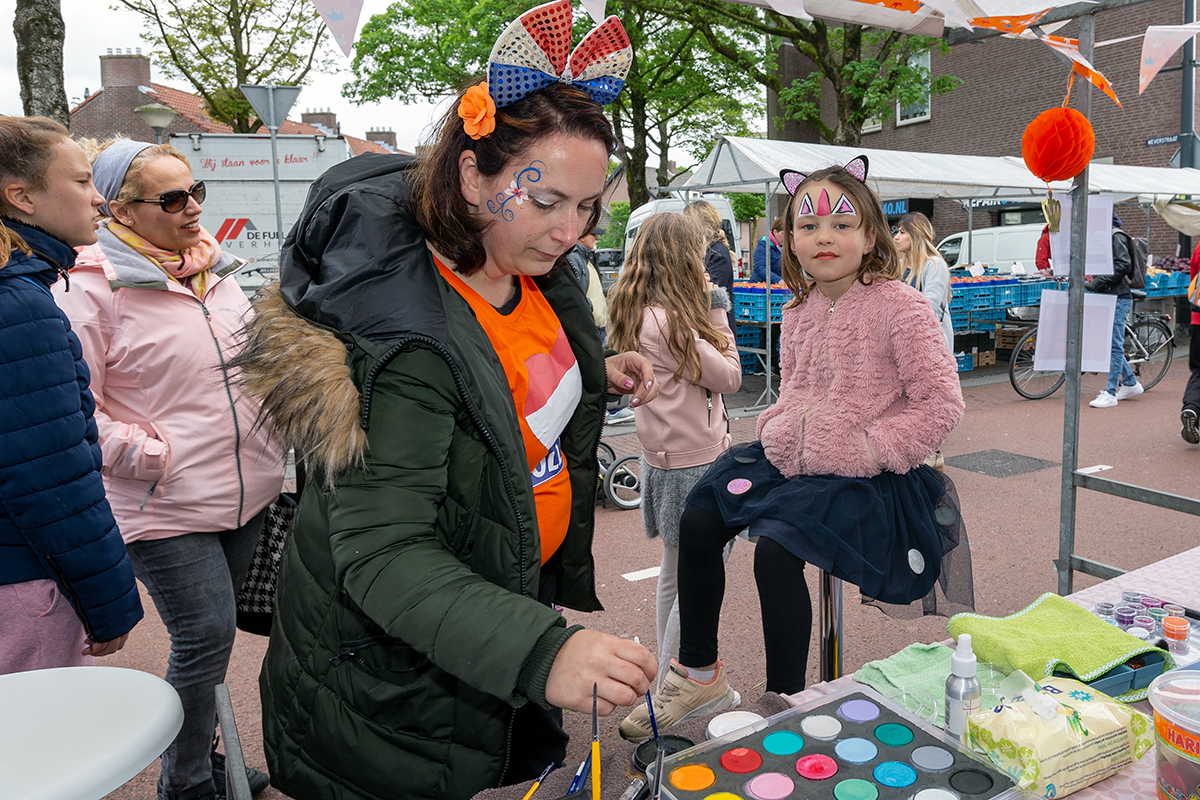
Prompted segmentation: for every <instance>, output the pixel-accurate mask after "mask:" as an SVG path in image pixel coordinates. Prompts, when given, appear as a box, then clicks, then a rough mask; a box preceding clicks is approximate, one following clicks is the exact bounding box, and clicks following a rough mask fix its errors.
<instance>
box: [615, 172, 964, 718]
mask: <svg viewBox="0 0 1200 800" xmlns="http://www.w3.org/2000/svg"><path fill="white" fill-rule="evenodd" d="M866 172H867V159H866V158H865V157H859V158H856V159H854V160H853V161H851V162H850V163H849V164H847V165H846V166H845V167H831V168H828V169H823V170H820V171H819V172H816V173H813V174H812V175H808V176H805V175H802V174H800V173H797V172H794V171H791V170H784V172H783V173H781V178H782V179H783V182H784V185H785V187H786V188H787V189H788V190H789V192H790V193H791V194H792V198H791V200H790V202H789V204H788V209H787V211H786V213H785V226H784V236H783V239H784V249H783V279H784V281H785V282H786V283H787V284H788V286H789V287H790V288H791V289H792V291H793V292H794V293H795V295H796V299H795V300H794V301H792V302H791V303H789V304H788V306H786V307H785V309H784V311H783V325H782V328H783V330H782V335H781V339H780V366H781V373H782V382H781V387H780V396H779V402H778V403H776V404H775V405H774V406H772V407H771V408H769V409H767V410H766V411H764V412H763V413H762V414H761V415H760V416H759V419H758V431H757V433H758V439H759V441H756V442H753V443H751V444H748V445H742V446H737V447H734V448H732V449H731V450H729V451H728V452H726V453H725V454H724V455H722V456H721V457H720V458H718V459H717V460H716V462H714V464H713V465H712V467H711V468H710V469H709V470H708V472H707V473H706V474H705V476H704V478H703V479H702V480H701V481H700V482H699V483H698V484H697V485H696V487H695V488H694V489H693V490H692V492H691V494H690V495H689V496H688V505H687V508H686V509H685V511H684V513H683V517H682V519H681V521H680V528H681V530H682V535H681V537H680V548H679V604H680V605H679V610H680V625H681V631H680V633H681V642H680V649H679V658H678V662H677V663H675V664H672V667H671V671H672V674H671V675H670V676H669V677H668V678H667V681H666V682H665V684H664V687H663V689H661V690H660V692H659V696H658V697H657V698H656V699H655V700H654V703H655V710H656V713H657V714H658V723H659V726H660V727H661V726H662V725H664V718H665V724H667V725H670V724H672V723H673V722H675V721H678V720H679V719H681V718H685V717H687V716H689V715H693V714H696V713H697V712H696V709H700V708H704V707H705V706H707V705H709V704H711V703H713V702H715V701H716V699H717V698H719V697H722V696H724V695H725V694H726V692H727V691H728V684H727V681H726V680H725V675H724V669H723V667H722V665H721V662H720V660H719V659H718V658H717V625H718V621H719V617H720V611H721V602H722V597H723V593H724V569H723V565H722V563H721V548H722V547H723V546H724V545H725V543H726V542H728V541H729V540H730V539H731V538H733V537H734V536H736V535H737V533H738V532H739V531H740V530H742V529H743V528H746V527H747V526H748V527H749V529H750V534H751V536H752V537H757V538H758V543H757V545H756V546H757V548H758V550H759V552H757V553H756V554H755V577H756V579H757V582H758V592H759V599H760V602H761V604H762V616H763V633H764V640H765V645H766V657H767V659H766V660H767V683H766V688H767V690H768V691H774V692H780V693H784V694H787V693H793V692H798V691H800V690H801V689H803V688H804V685H805V668H806V665H807V662H808V643H809V636H810V633H811V629H812V608H811V603H810V601H809V598H808V589H807V584H806V583H805V579H804V565H805V563H812V564H813V565H815V566H816V567H818V568H820V569H822V570H824V571H826V572H828V573H830V574H832V575H833V576H835V577H838V578H841V579H843V580H846V581H849V582H851V583H854V584H856V585H858V586H859V587H860V588H861V589H862V594H863V596H864V598H865V599H869V600H871V601H874V602H878V603H880V604H891V605H898V606H900V607H901V608H900V609H894V610H897V611H900V612H905V611H909V608H908V604H910V603H913V602H914V601H919V603H920V605H919V606H918V607H916V608H915V609H913V610H911V611H909V613H910V614H912V615H919V614H921V613H922V612H924V613H946V612H947V610H948V608H947V606H949V605H952V606H954V610H962V609H963V608H969V607H970V606H972V605H973V594H972V589H971V581H970V558H969V554H968V548H967V547H966V543H965V532H964V529H963V525H962V516H961V514H960V513H959V510H958V501H957V496H956V494H955V492H954V487H953V484H951V482H950V480H949V479H948V478H946V477H945V476H944V475H943V474H942V473H939V472H936V471H935V470H933V469H931V468H929V467H927V466H925V464H924V460H925V457H926V456H927V455H928V454H929V453H932V452H934V451H935V450H937V449H938V448H939V447H940V446H941V444H942V442H943V441H944V440H945V438H946V436H947V435H948V434H949V433H950V432H951V431H952V430H954V427H955V426H956V425H957V424H958V422H959V420H960V419H961V418H962V414H963V399H962V392H961V390H960V389H959V384H958V376H957V374H956V367H955V362H954V359H953V357H952V356H951V354H950V351H949V349H948V348H947V347H946V344H945V341H944V340H943V338H942V334H941V329H940V328H939V326H938V323H937V320H936V319H935V318H934V315H933V312H932V310H931V309H930V307H929V303H928V302H927V301H926V300H925V298H924V297H922V296H921V293H920V292H918V291H917V290H915V289H913V288H912V287H911V286H908V285H907V284H905V283H904V282H903V281H901V280H899V277H900V272H899V266H898V260H897V256H896V251H895V246H894V244H893V242H892V237H891V235H890V232H889V230H888V226H887V222H886V220H885V219H884V216H883V213H882V210H881V208H880V203H879V199H878V197H876V196H875V194H874V193H873V192H872V191H871V190H870V188H868V186H867V185H866ZM937 586H940V587H941V590H940V592H938V591H935V588H936V587H937ZM699 713H704V712H703V711H700V712H699ZM642 716H646V711H645V707H644V705H643V706H642V707H641V708H639V709H636V710H635V711H634V712H633V714H631V716H630V719H629V720H627V723H629V724H628V725H627V726H623V730H624V727H629V728H630V730H631V731H632V729H633V728H634V727H637V722H638V721H639V720H640V717H642Z"/></svg>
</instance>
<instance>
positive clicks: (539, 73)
mask: <svg viewBox="0 0 1200 800" xmlns="http://www.w3.org/2000/svg"><path fill="white" fill-rule="evenodd" d="M570 48H571V2H570V0H553V1H552V2H549V3H544V4H542V5H540V6H537V7H536V8H531V9H530V10H529V11H526V12H525V13H524V14H522V15H521V16H520V17H518V18H517V19H516V20H515V21H513V23H512V24H511V25H509V26H508V28H507V29H506V30H505V31H504V33H502V34H500V38H499V39H497V40H496V45H495V47H493V48H492V54H491V55H490V56H488V80H487V84H488V92H489V93H490V94H491V96H492V98H493V99H494V100H495V102H496V105H497V106H500V107H501V108H503V107H504V106H507V105H511V104H513V103H515V102H517V101H518V100H520V99H522V98H524V97H526V96H528V95H529V94H531V93H533V92H536V91H537V90H538V89H541V88H543V87H546V86H549V85H550V84H552V83H557V82H559V81H562V82H563V83H568V84H570V85H571V86H574V87H575V88H577V89H581V90H583V91H584V92H587V93H588V94H589V95H590V96H591V98H592V99H593V100H595V101H596V102H597V103H599V104H600V105H602V106H603V105H608V104H609V103H611V102H612V101H613V100H616V99H617V95H619V94H620V93H621V90H622V89H623V88H625V76H626V75H628V74H629V68H630V67H631V66H632V65H633V46H632V45H631V44H630V43H629V35H628V34H626V33H625V28H623V27H622V26H621V21H620V20H618V19H617V18H616V17H609V18H608V19H606V20H604V22H602V23H600V25H598V26H597V27H595V28H593V29H592V30H591V31H589V32H588V34H587V36H585V37H583V41H581V42H580V43H579V45H578V46H577V47H576V48H575V49H574V50H573V51H571V53H570V55H569V56H568V55H567V53H568V51H570Z"/></svg>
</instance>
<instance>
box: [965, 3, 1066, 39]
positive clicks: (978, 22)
mask: <svg viewBox="0 0 1200 800" xmlns="http://www.w3.org/2000/svg"><path fill="white" fill-rule="evenodd" d="M1049 10H1050V9H1048V8H1047V9H1043V10H1042V11H1037V12H1035V13H1033V14H1022V15H1020V16H1011V15H1010V16H1003V17H975V18H974V19H972V20H971V24H972V25H974V26H975V27H976V28H987V29H988V30H993V31H1002V32H1004V33H1012V34H1019V33H1024V32H1025V31H1027V30H1029V26H1030V25H1034V24H1036V23H1037V21H1038V20H1039V19H1041V18H1042V17H1044V16H1046V12H1047V11H1049Z"/></svg>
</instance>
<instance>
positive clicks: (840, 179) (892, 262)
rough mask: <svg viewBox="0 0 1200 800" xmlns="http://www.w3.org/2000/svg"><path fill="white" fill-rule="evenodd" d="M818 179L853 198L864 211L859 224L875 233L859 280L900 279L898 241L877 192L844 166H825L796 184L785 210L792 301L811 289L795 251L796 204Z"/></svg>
mask: <svg viewBox="0 0 1200 800" xmlns="http://www.w3.org/2000/svg"><path fill="white" fill-rule="evenodd" d="M817 181H829V182H830V183H832V184H833V185H834V186H837V187H838V188H839V189H841V190H842V191H843V192H845V193H846V194H848V195H850V196H851V197H852V198H854V203H855V207H856V208H858V209H859V213H860V214H861V215H862V216H861V217H860V219H861V220H862V222H860V223H859V224H860V225H866V226H869V227H868V230H869V231H871V232H873V233H874V234H875V246H874V247H873V248H871V252H869V253H867V254H866V255H864V256H863V260H862V264H860V265H859V267H858V272H857V273H856V274H855V278H856V279H857V280H858V282H859V283H861V284H863V285H864V286H865V285H867V284H870V283H871V282H872V281H873V280H875V279H876V278H879V279H880V280H886V281H894V280H898V279H899V278H900V263H899V259H898V258H897V254H896V243H895V242H893V241H892V231H891V228H889V227H888V224H887V218H886V217H884V216H883V207H882V206H881V205H880V203H879V198H878V197H876V196H875V192H873V191H871V188H870V187H869V186H867V185H866V184H865V183H863V182H862V181H860V180H859V179H858V178H856V177H854V176H853V175H851V174H850V173H849V172H846V170H845V169H843V168H842V167H826V168H825V169H822V170H817V171H816V172H814V173H813V174H812V175H809V176H808V177H807V178H805V179H804V182H803V183H801V184H800V185H799V186H797V187H796V193H795V194H793V195H792V199H791V200H789V201H788V204H787V210H786V211H785V212H784V214H783V216H784V220H783V242H781V244H782V245H783V282H784V283H786V284H787V285H788V288H789V289H791V290H792V291H793V292H794V293H795V295H796V299H795V300H793V301H792V305H798V304H799V303H802V302H804V300H805V299H806V298H807V297H808V293H809V291H810V290H811V289H812V285H811V284H810V283H809V281H808V276H807V275H806V274H805V272H804V267H802V266H801V265H800V260H799V259H798V258H796V254H795V253H794V252H793V251H792V231H793V230H795V227H796V205H797V204H798V203H799V202H800V200H799V198H800V197H801V196H802V195H803V194H804V192H803V191H802V190H803V189H804V187H805V186H807V185H808V184H810V183H815V182H817Z"/></svg>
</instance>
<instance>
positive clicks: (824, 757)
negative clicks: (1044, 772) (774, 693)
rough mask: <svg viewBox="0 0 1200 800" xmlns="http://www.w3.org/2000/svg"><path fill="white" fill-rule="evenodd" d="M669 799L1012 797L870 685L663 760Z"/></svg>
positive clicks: (987, 769) (1003, 784) (998, 775)
mask: <svg viewBox="0 0 1200 800" xmlns="http://www.w3.org/2000/svg"><path fill="white" fill-rule="evenodd" d="M663 776H664V778H663V796H664V797H670V798H672V799H673V800H1015V799H1016V798H1020V797H1023V796H1025V795H1024V794H1023V793H1022V792H1021V791H1020V790H1019V789H1017V788H1016V787H1015V786H1014V785H1013V782H1012V780H1011V779H1010V778H1009V777H1008V776H1007V775H1005V774H1004V773H1002V772H999V771H997V770H995V769H993V768H992V767H991V766H990V765H988V764H985V763H982V762H980V761H976V760H975V759H973V758H971V757H970V756H968V755H967V754H966V753H965V752H964V751H963V750H961V749H960V748H959V746H958V745H957V744H953V743H948V742H947V741H946V740H945V739H944V738H943V736H942V734H941V732H940V731H938V730H937V729H935V728H931V727H930V726H929V725H928V723H925V722H921V721H919V720H918V718H917V717H916V716H914V715H912V714H910V713H909V712H908V711H906V710H905V709H903V708H901V707H899V706H897V705H895V704H894V703H893V702H892V701H890V700H888V699H886V698H885V697H883V696H882V695H880V694H879V693H877V692H875V691H874V690H872V689H870V688H868V687H856V688H852V689H843V690H841V691H839V692H836V693H834V694H831V695H828V696H826V697H821V698H818V699H816V700H813V701H811V702H809V703H805V704H804V705H802V706H799V707H797V708H792V709H788V710H787V711H784V712H781V713H779V714H776V715H775V716H773V717H771V718H769V719H765V720H762V721H761V722H757V723H755V724H753V725H752V726H750V727H748V728H741V729H740V730H737V731H734V732H732V733H729V734H727V735H725V736H722V737H719V738H716V739H713V740H711V741H709V742H706V743H704V744H702V745H699V746H697V747H692V748H690V749H688V750H684V751H682V752H680V753H676V754H675V755H673V756H671V757H670V758H668V759H666V761H664V763H663Z"/></svg>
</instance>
